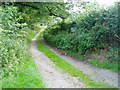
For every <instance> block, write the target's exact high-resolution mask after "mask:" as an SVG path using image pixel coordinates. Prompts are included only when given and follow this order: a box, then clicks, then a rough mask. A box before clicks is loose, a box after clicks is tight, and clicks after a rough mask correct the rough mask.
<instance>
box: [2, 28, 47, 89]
mask: <svg viewBox="0 0 120 90" xmlns="http://www.w3.org/2000/svg"><path fill="white" fill-rule="evenodd" d="M26 31H27V33H28V34H27V35H26V36H25V39H26V47H27V49H26V51H25V52H26V54H25V56H24V58H23V60H22V64H20V65H19V66H18V69H19V71H18V72H17V73H16V74H14V75H13V74H12V75H9V76H6V77H2V80H1V82H2V83H1V84H0V87H2V88H45V87H46V86H45V84H44V83H43V79H42V76H41V75H40V73H39V71H38V68H37V67H36V64H35V62H34V60H33V58H32V55H31V53H30V51H29V48H28V46H29V44H30V41H31V39H32V38H33V37H34V36H35V35H36V34H37V33H38V32H39V31H38V30H29V29H26Z"/></svg>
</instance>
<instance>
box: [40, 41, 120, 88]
mask: <svg viewBox="0 0 120 90" xmlns="http://www.w3.org/2000/svg"><path fill="white" fill-rule="evenodd" d="M42 41H43V43H44V44H45V45H46V46H47V47H48V48H49V49H50V50H51V51H53V52H55V53H56V54H57V55H58V56H60V57H61V58H63V59H64V60H66V61H67V62H69V63H70V64H71V65H73V66H75V67H77V68H79V69H80V70H82V71H83V73H85V74H88V75H90V77H91V78H92V79H93V80H95V81H97V82H104V83H106V84H109V85H112V86H115V87H117V88H118V73H116V72H114V71H111V70H107V69H101V68H97V67H95V66H92V65H90V64H86V63H83V62H81V61H80V60H76V59H74V58H72V57H70V56H66V55H62V54H60V53H59V51H58V50H57V49H55V48H52V47H51V46H48V45H47V44H46V42H45V40H44V39H42ZM119 75H120V74H119Z"/></svg>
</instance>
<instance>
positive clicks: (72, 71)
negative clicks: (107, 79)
mask: <svg viewBox="0 0 120 90" xmlns="http://www.w3.org/2000/svg"><path fill="white" fill-rule="evenodd" d="M41 37H42V32H41V33H40V35H39V37H38V38H37V47H38V49H39V50H40V51H41V52H43V53H44V54H45V55H46V56H47V57H48V58H50V59H51V60H52V61H53V62H54V63H55V64H56V66H57V67H59V68H61V69H62V70H63V71H64V72H67V73H69V74H70V75H72V76H77V77H79V79H80V80H82V81H83V82H84V83H85V84H86V86H90V87H91V88H113V87H112V86H110V85H106V84H102V83H98V82H95V81H94V80H91V78H90V76H89V75H86V74H84V73H83V72H82V71H81V70H79V69H77V68H75V67H74V66H72V65H71V64H69V63H68V62H67V61H65V60H63V59H62V58H60V57H59V56H57V55H56V54H55V53H54V52H52V51H51V50H49V49H48V48H47V47H46V46H45V45H44V44H43V43H42V41H41Z"/></svg>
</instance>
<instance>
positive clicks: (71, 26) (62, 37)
mask: <svg viewBox="0 0 120 90" xmlns="http://www.w3.org/2000/svg"><path fill="white" fill-rule="evenodd" d="M113 12H115V13H113ZM117 19H118V16H117V4H116V5H115V6H112V7H109V8H108V9H101V8H97V9H94V10H92V9H89V10H86V11H85V12H83V13H81V14H80V16H79V17H78V18H77V19H76V20H74V21H72V22H70V23H68V22H67V23H66V22H65V21H62V22H60V23H58V24H56V25H54V26H52V27H51V28H48V29H47V30H46V31H45V32H44V38H45V39H46V40H47V41H48V42H49V43H50V44H51V45H53V46H56V47H57V48H60V49H63V50H71V51H74V52H78V53H80V54H85V53H86V52H93V51H98V50H101V49H106V50H109V48H108V47H112V48H113V47H116V46H115V45H116V44H118V39H117V37H119V35H118V32H119V31H118V22H117V21H118V20H117ZM113 22H114V23H113ZM110 52H111V51H110ZM109 57H110V55H108V58H109ZM112 57H116V56H115V55H112ZM117 57H118V55H117ZM109 59H110V58H109ZM114 61H115V60H114Z"/></svg>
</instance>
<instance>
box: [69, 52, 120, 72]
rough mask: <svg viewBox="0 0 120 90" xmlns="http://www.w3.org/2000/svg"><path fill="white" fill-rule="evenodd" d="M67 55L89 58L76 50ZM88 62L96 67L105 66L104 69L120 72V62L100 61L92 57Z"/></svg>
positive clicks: (83, 58) (82, 58) (76, 57)
mask: <svg viewBox="0 0 120 90" xmlns="http://www.w3.org/2000/svg"><path fill="white" fill-rule="evenodd" d="M67 55H69V56H71V57H73V58H75V59H80V60H87V59H88V58H86V57H85V56H83V55H80V54H79V53H76V52H73V51H68V53H67ZM87 63H89V64H92V65H93V66H96V67H99V68H104V69H109V70H113V71H116V72H120V69H119V64H118V62H115V63H108V62H106V61H104V62H100V61H99V60H97V59H90V60H88V62H87Z"/></svg>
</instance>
